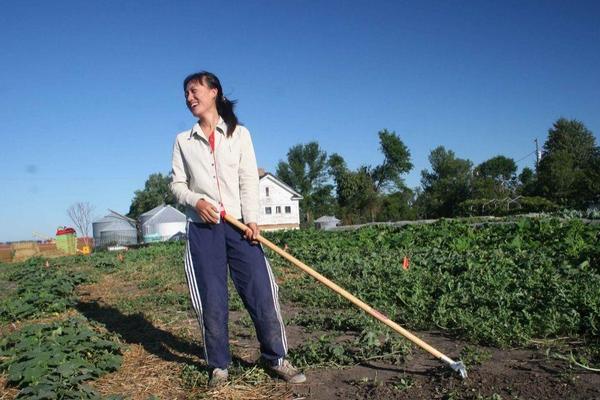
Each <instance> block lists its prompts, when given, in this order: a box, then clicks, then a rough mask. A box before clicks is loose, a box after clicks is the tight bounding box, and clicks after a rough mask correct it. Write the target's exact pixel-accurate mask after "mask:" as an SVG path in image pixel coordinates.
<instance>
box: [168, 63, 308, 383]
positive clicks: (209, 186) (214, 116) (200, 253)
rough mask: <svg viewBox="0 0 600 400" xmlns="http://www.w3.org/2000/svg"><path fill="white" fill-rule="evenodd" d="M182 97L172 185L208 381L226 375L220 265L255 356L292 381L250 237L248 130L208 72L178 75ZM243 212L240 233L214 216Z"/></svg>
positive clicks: (272, 295)
mask: <svg viewBox="0 0 600 400" xmlns="http://www.w3.org/2000/svg"><path fill="white" fill-rule="evenodd" d="M183 87H184V91H185V99H186V103H187V106H188V108H189V110H190V111H191V113H192V114H193V115H194V116H195V117H196V118H198V122H197V123H196V124H195V125H194V126H193V128H192V129H191V130H188V131H184V132H182V133H180V134H179V135H177V138H176V140H175V145H174V148H173V170H172V182H171V191H172V192H173V194H174V195H175V197H176V198H177V201H178V202H179V203H181V204H184V205H185V206H186V214H187V216H188V226H187V246H186V256H185V271H186V278H187V282H188V287H189V290H190V297H191V300H192V305H193V307H194V310H195V311H196V314H197V315H198V321H199V323H200V328H201V331H202V335H203V339H204V353H205V359H206V362H207V363H208V366H209V367H210V368H211V371H212V372H211V379H210V384H211V385H212V386H214V385H217V384H220V383H223V382H225V381H226V380H227V376H228V374H227V366H228V365H229V363H230V362H231V355H230V353H229V340H228V339H229V335H228V327H227V322H228V306H227V299H228V296H227V270H228V269H229V272H230V274H231V278H232V280H233V283H234V285H235V287H236V289H237V291H238V293H239V294H240V297H241V298H242V301H243V302H244V305H245V306H246V309H247V310H248V312H249V313H250V316H251V317H252V320H253V322H254V326H255V328H256V333H257V336H258V340H259V341H260V350H261V357H262V361H263V362H264V363H265V365H266V366H267V368H268V369H269V370H270V371H272V372H273V373H275V374H276V375H278V376H280V377H281V378H283V379H285V380H286V381H288V382H291V383H301V382H304V381H305V380H306V378H305V376H304V375H303V374H302V373H300V372H299V371H298V370H297V369H296V368H294V367H293V366H292V365H291V364H290V363H289V362H288V361H287V360H285V355H286V353H287V343H286V336H285V330H284V326H283V321H282V317H281V313H280V311H279V300H278V297H277V285H276V283H275V279H274V277H273V272H272V271H271V268H270V266H269V263H268V261H267V260H266V258H265V256H264V254H263V251H262V248H261V247H260V246H259V245H257V244H256V242H255V239H256V238H257V236H258V234H259V232H260V231H259V228H258V226H257V222H258V210H259V203H258V169H257V167H256V158H255V155H254V148H253V146H252V141H251V139H250V133H249V132H248V130H247V129H246V128H245V127H243V126H242V125H240V124H239V123H238V119H237V117H236V115H235V113H234V111H233V108H234V102H231V101H229V100H228V99H227V98H226V97H225V96H224V95H223V89H222V88H221V83H220V82H219V79H218V78H217V77H216V76H215V75H214V74H212V73H210V72H206V71H203V72H199V73H195V74H192V75H190V76H188V77H187V78H185V80H184V82H183ZM225 212H226V213H228V214H230V215H232V216H234V217H235V218H238V219H243V221H244V223H245V224H246V225H247V226H248V227H249V229H248V230H247V231H246V232H244V233H243V234H242V233H240V232H239V231H237V230H236V229H235V228H234V227H232V226H231V225H229V224H227V223H226V222H225V221H223V220H222V219H221V216H222V215H223V213H225Z"/></svg>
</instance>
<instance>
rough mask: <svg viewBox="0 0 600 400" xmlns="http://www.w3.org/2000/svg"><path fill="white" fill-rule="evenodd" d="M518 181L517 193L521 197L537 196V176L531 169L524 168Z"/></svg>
mask: <svg viewBox="0 0 600 400" xmlns="http://www.w3.org/2000/svg"><path fill="white" fill-rule="evenodd" d="M518 179H519V185H518V186H517V192H518V193H519V194H520V195H523V196H532V195H533V194H535V185H536V176H535V172H533V170H532V169H531V168H529V167H525V168H523V170H522V171H521V173H520V174H519V178H518Z"/></svg>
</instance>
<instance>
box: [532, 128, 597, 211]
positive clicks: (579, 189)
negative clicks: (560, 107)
mask: <svg viewBox="0 0 600 400" xmlns="http://www.w3.org/2000/svg"><path fill="white" fill-rule="evenodd" d="M599 157H600V149H599V148H598V146H597V145H596V139H595V138H594V135H593V134H592V132H591V131H590V130H588V129H587V128H586V127H585V125H584V124H583V123H582V122H580V121H577V120H574V119H573V120H567V119H565V118H560V119H558V120H557V121H556V122H555V123H554V124H553V126H552V128H550V129H549V130H548V139H547V140H546V142H545V143H544V148H543V152H542V158H541V160H540V163H539V166H538V170H537V177H538V192H539V194H541V195H542V196H544V197H547V198H549V199H551V200H553V201H555V202H557V203H559V204H562V205H566V206H570V207H585V206H586V205H588V204H589V203H592V202H595V201H598V198H599V196H600V191H599V190H598V185H597V183H596V182H597V181H594V180H590V177H593V176H597V174H598V167H597V166H598V163H599V161H598V158H599Z"/></svg>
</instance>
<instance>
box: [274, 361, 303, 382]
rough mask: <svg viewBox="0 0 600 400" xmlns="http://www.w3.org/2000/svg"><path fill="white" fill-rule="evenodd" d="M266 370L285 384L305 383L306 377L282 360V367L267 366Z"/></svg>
mask: <svg viewBox="0 0 600 400" xmlns="http://www.w3.org/2000/svg"><path fill="white" fill-rule="evenodd" d="M268 369H269V370H270V371H271V372H273V373H274V374H275V375H277V376H278V377H280V378H281V379H283V380H284V381H286V382H289V383H303V382H306V376H304V374H303V373H302V372H300V371H299V370H298V369H297V368H295V367H294V366H293V365H292V364H291V363H290V362H289V361H288V360H283V364H282V365H269V366H268Z"/></svg>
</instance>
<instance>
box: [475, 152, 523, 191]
mask: <svg viewBox="0 0 600 400" xmlns="http://www.w3.org/2000/svg"><path fill="white" fill-rule="evenodd" d="M516 172H517V164H516V163H515V161H514V160H513V159H512V158H508V157H505V156H496V157H492V158H490V159H489V160H486V161H484V162H482V163H481V164H479V165H478V166H477V167H475V169H474V170H473V175H474V179H473V192H474V193H473V197H475V198H487V199H497V198H502V197H506V196H511V195H513V194H514V191H515V189H516V185H517V177H516Z"/></svg>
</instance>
